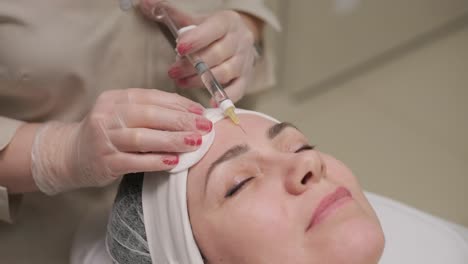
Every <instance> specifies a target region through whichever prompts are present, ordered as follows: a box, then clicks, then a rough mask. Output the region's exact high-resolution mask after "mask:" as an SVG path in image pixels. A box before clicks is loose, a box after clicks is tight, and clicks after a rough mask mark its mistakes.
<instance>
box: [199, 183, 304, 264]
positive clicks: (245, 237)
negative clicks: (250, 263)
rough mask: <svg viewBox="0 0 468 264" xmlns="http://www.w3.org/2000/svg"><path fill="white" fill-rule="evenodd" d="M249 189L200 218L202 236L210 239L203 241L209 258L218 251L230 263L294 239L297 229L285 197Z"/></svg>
mask: <svg viewBox="0 0 468 264" xmlns="http://www.w3.org/2000/svg"><path fill="white" fill-rule="evenodd" d="M249 191H250V192H249V194H247V193H240V195H241V196H239V197H235V198H234V199H237V200H232V201H230V202H231V203H230V204H228V205H225V206H224V208H222V209H220V210H217V211H216V212H213V213H212V214H210V215H205V216H204V220H203V221H199V222H200V227H201V229H203V231H202V232H205V235H204V236H205V237H207V238H211V239H208V240H206V241H204V243H203V244H204V248H203V249H204V250H206V252H207V254H208V255H210V256H211V257H212V256H213V255H214V256H216V255H217V254H220V255H222V256H223V257H224V258H226V259H230V260H231V263H240V262H243V260H244V258H245V259H247V260H252V259H255V257H256V256H269V255H271V254H272V252H274V251H277V250H278V249H280V248H285V246H284V245H283V243H284V241H289V242H293V241H292V240H293V237H294V234H295V233H296V232H294V230H293V225H292V223H293V221H292V219H291V217H290V213H289V212H288V210H287V207H286V204H285V203H284V199H280V197H278V195H276V196H272V195H271V193H267V192H262V190H255V191H253V190H249ZM254 194H255V197H252V196H253V195H254ZM282 200H283V201H282ZM212 238H216V239H212ZM288 244H291V246H293V245H294V246H297V245H295V244H293V243H288ZM207 257H208V256H207ZM208 258H209V259H210V257H208ZM227 263H229V261H227Z"/></svg>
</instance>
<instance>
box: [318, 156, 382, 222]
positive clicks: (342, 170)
mask: <svg viewBox="0 0 468 264" xmlns="http://www.w3.org/2000/svg"><path fill="white" fill-rule="evenodd" d="M321 155H322V157H323V160H324V162H325V164H326V166H327V178H328V180H330V181H332V182H334V183H336V184H338V185H343V186H345V187H346V188H348V189H349V190H350V191H351V193H352V194H353V198H354V199H355V200H356V201H357V202H358V203H359V204H360V206H361V207H362V208H363V209H364V211H365V212H366V213H367V215H369V216H371V217H372V218H375V219H376V220H377V215H376V214H375V211H374V209H372V206H371V205H370V203H369V201H368V200H367V198H366V197H365V195H364V192H363V190H362V188H361V185H360V184H359V182H358V180H357V178H356V176H354V175H353V173H352V172H351V170H350V169H349V168H348V167H347V166H346V165H344V164H343V163H342V162H341V161H339V160H337V159H335V158H333V157H332V156H329V155H327V154H323V153H321Z"/></svg>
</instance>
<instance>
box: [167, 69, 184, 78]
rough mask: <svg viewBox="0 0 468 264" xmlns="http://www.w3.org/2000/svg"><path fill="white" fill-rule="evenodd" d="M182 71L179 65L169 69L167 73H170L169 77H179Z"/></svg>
mask: <svg viewBox="0 0 468 264" xmlns="http://www.w3.org/2000/svg"><path fill="white" fill-rule="evenodd" d="M180 73H181V70H180V68H179V67H172V68H170V69H169V71H168V72H167V74H168V75H169V77H171V78H172V79H177V77H179V76H180Z"/></svg>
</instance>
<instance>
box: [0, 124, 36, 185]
mask: <svg viewBox="0 0 468 264" xmlns="http://www.w3.org/2000/svg"><path fill="white" fill-rule="evenodd" d="M39 125H40V124H33V123H25V124H23V125H21V126H20V127H19V128H18V129H17V130H16V133H15V135H14V136H13V138H12V139H11V141H10V143H9V144H8V145H7V146H6V147H5V149H3V150H2V151H0V186H3V187H6V188H7V189H8V192H9V193H24V192H32V191H36V190H37V186H36V184H35V183H34V180H33V178H32V176H31V169H30V168H31V148H32V143H33V141H34V136H35V134H36V130H37V128H38V127H39Z"/></svg>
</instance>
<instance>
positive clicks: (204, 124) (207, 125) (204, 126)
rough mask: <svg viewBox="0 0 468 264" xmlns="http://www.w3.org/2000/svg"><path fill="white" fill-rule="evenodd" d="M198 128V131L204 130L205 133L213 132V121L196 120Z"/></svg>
mask: <svg viewBox="0 0 468 264" xmlns="http://www.w3.org/2000/svg"><path fill="white" fill-rule="evenodd" d="M195 123H196V126H197V128H198V129H200V130H203V131H208V132H209V131H211V129H212V128H213V123H211V121H209V120H207V119H204V118H197V119H196V120H195Z"/></svg>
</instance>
